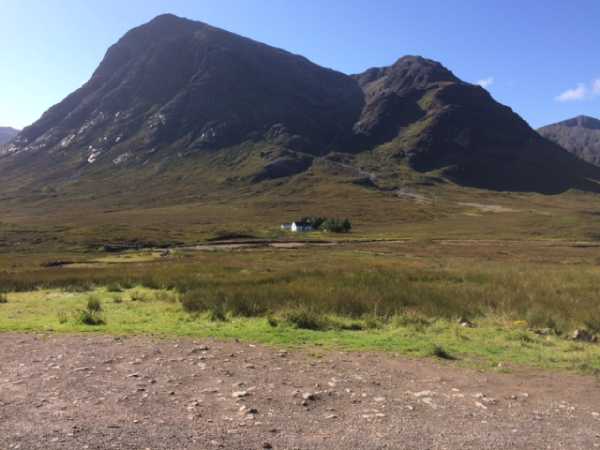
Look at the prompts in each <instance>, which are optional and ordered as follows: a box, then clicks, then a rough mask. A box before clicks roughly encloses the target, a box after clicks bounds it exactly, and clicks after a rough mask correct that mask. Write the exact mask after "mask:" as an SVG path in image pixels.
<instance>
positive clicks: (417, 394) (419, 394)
mask: <svg viewBox="0 0 600 450" xmlns="http://www.w3.org/2000/svg"><path fill="white" fill-rule="evenodd" d="M433 394H434V393H433V392H432V391H420V392H414V393H413V395H414V396H415V397H417V398H419V397H431V396H432V395H433Z"/></svg>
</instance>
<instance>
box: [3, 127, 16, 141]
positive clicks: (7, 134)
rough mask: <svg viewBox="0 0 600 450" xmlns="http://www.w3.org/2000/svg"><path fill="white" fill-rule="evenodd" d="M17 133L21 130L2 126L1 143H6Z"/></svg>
mask: <svg viewBox="0 0 600 450" xmlns="http://www.w3.org/2000/svg"><path fill="white" fill-rule="evenodd" d="M17 134H19V130H15V129H14V128H10V127H0V145H2V144H6V143H7V142H8V141H10V140H11V139H12V138H14V137H15V136H16V135H17Z"/></svg>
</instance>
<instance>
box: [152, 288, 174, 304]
mask: <svg viewBox="0 0 600 450" xmlns="http://www.w3.org/2000/svg"><path fill="white" fill-rule="evenodd" d="M154 298H155V299H156V300H158V301H159V302H166V303H176V302H177V300H178V297H177V293H176V292H173V291H166V290H160V291H158V292H156V294H154Z"/></svg>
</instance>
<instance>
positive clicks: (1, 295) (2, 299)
mask: <svg viewBox="0 0 600 450" xmlns="http://www.w3.org/2000/svg"><path fill="white" fill-rule="evenodd" d="M2 303H8V294H6V293H5V292H0V304H2Z"/></svg>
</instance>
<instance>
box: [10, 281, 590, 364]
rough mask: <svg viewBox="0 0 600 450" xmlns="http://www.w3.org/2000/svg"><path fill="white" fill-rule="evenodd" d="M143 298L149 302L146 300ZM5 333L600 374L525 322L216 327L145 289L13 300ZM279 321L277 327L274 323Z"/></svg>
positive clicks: (25, 295) (410, 319) (233, 320)
mask: <svg viewBox="0 0 600 450" xmlns="http://www.w3.org/2000/svg"><path fill="white" fill-rule="evenodd" d="M90 295H93V296H94V297H95V298H97V299H98V300H99V301H100V302H101V304H102V311H103V318H104V322H105V323H104V324H99V325H86V324H83V323H81V321H80V320H78V316H77V313H78V311H81V310H82V309H84V308H85V307H86V304H87V302H88V300H89V298H90ZM141 296H144V300H140V298H141ZM0 308H1V309H0V313H1V314H0V330H1V331H13V332H15V331H17V332H23V331H53V332H69V333H71V332H84V333H87V332H99V333H109V334H152V335H163V336H192V337H208V336H211V337H216V338H223V339H234V338H235V339H241V340H244V341H251V342H260V343H265V344H271V345H278V346H303V345H321V346H325V347H330V348H341V349H346V350H380V351H381V350H382V351H388V352H396V353H399V354H403V355H409V356H419V357H421V356H432V355H434V354H437V353H436V352H438V353H439V351H440V349H441V350H442V351H443V352H445V354H447V355H450V356H451V357H452V358H457V359H458V361H459V363H460V364H467V365H474V366H477V367H497V366H498V364H500V363H502V364H504V365H505V366H504V367H506V365H507V364H508V365H510V364H523V365H528V366H536V367H545V368H564V369H572V370H583V371H595V370H600V346H597V345H594V344H586V343H576V342H572V341H569V340H566V339H564V337H560V336H555V335H548V336H539V335H537V334H535V333H533V332H532V331H530V330H529V329H528V327H527V324H526V322H524V321H516V322H515V321H512V320H509V319H507V318H505V317H502V316H489V317H482V318H479V319H478V320H476V321H475V324H476V327H474V328H463V327H461V326H460V325H459V324H458V323H457V322H456V321H454V320H449V319H443V318H426V317H419V316H415V315H410V314H409V315H404V316H403V315H395V316H392V317H390V318H389V319H388V320H378V321H377V322H376V323H375V324H373V323H369V322H370V321H371V322H372V320H373V319H372V318H368V317H363V318H356V319H349V318H347V317H344V316H340V315H336V314H327V315H324V316H322V319H323V320H326V321H328V323H329V324H330V326H328V327H326V328H325V329H323V330H307V329H302V328H298V327H297V326H296V325H295V324H294V323H292V322H290V321H288V320H286V317H287V316H286V315H285V314H284V313H283V312H281V313H276V314H275V316H274V317H275V318H276V320H274V319H273V318H271V320H268V319H267V318H266V317H250V318H247V317H238V316H234V315H232V314H227V319H226V320H225V321H214V320H211V319H210V318H209V313H206V312H202V313H198V314H190V313H187V312H186V311H184V309H183V308H182V306H181V304H180V303H179V302H178V301H175V299H174V298H173V297H172V296H170V295H164V293H163V291H160V290H152V289H147V288H143V287H135V288H132V289H127V290H124V291H123V292H121V293H111V292H108V291H107V290H106V289H104V288H100V289H96V290H94V291H93V292H91V293H85V292H82V293H72V292H64V291H61V290H56V289H52V290H38V291H33V292H21V293H12V294H9V295H8V303H6V304H3V305H1V306H0ZM273 322H275V326H273V325H274V323H273Z"/></svg>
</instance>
